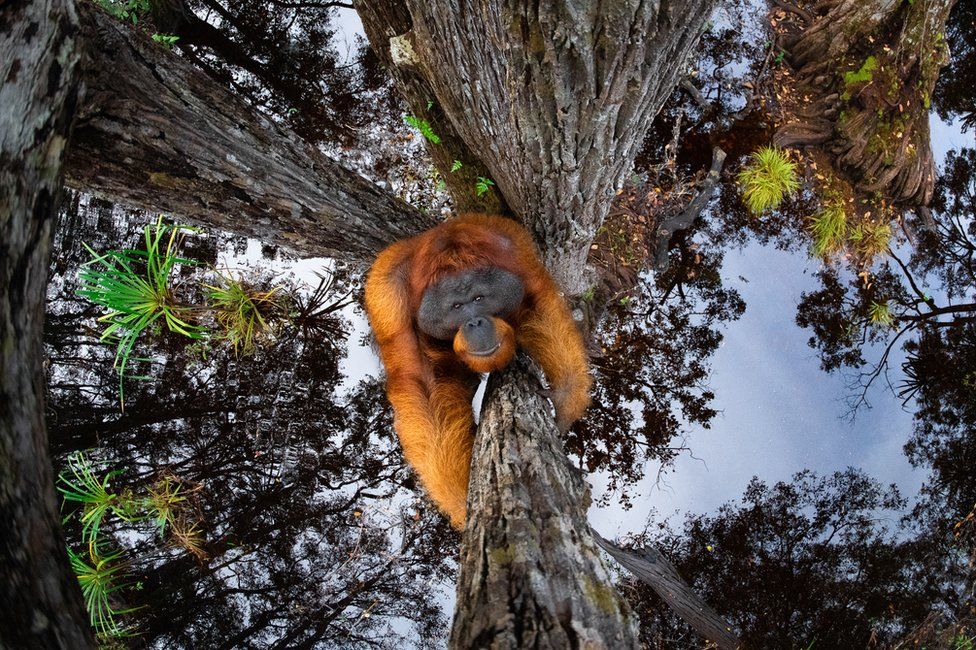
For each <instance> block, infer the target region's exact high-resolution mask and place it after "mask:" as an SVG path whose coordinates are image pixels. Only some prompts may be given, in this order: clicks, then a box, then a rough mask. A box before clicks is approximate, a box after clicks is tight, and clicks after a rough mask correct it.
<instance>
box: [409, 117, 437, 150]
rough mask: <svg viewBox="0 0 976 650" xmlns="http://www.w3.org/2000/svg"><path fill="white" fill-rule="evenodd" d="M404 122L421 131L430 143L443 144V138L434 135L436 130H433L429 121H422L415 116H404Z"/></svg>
mask: <svg viewBox="0 0 976 650" xmlns="http://www.w3.org/2000/svg"><path fill="white" fill-rule="evenodd" d="M403 121H404V122H406V123H407V124H408V125H410V126H412V127H413V128H415V129H417V130H418V131H420V134H421V135H422V136H424V137H425V138H427V140H429V141H430V142H432V143H434V144H440V143H441V137H440V136H439V135H437V134H436V133H434V129H432V128H431V126H430V123H429V122H427V120H423V119H420V118H419V117H416V116H414V115H404V116H403Z"/></svg>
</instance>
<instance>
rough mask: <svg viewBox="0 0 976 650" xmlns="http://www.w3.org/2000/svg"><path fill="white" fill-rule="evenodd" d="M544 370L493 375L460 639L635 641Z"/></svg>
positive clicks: (521, 643)
mask: <svg viewBox="0 0 976 650" xmlns="http://www.w3.org/2000/svg"><path fill="white" fill-rule="evenodd" d="M541 387H542V386H541V384H540V373H539V370H538V368H536V367H535V364H533V363H532V362H530V361H528V360H527V358H526V357H525V356H524V355H521V354H520V355H519V356H518V358H517V360H516V362H515V363H514V364H512V366H511V367H509V368H508V369H506V370H505V371H504V372H503V373H501V374H495V375H492V377H491V379H490V380H489V386H488V390H487V392H486V395H488V396H489V397H488V398H487V400H486V402H485V406H484V408H483V409H482V413H481V426H480V428H479V430H478V436H477V438H476V440H475V447H474V458H473V460H472V467H471V485H470V492H469V494H468V513H469V514H468V521H467V523H466V525H465V529H464V540H463V542H462V550H461V574H460V576H459V577H458V586H457V609H456V610H455V614H454V627H453V629H452V631H451V643H450V647H451V648H487V647H490V648H636V647H637V645H638V644H637V631H636V629H635V625H634V620H633V618H632V616H631V614H630V610H629V608H628V607H627V605H626V603H625V602H624V601H623V600H622V599H621V598H620V596H619V595H618V593H617V590H616V589H615V588H614V587H613V585H612V583H611V582H610V578H609V575H608V574H607V570H606V567H605V566H604V564H603V561H602V559H601V557H600V555H599V551H598V550H597V547H596V545H595V543H594V541H593V538H592V536H591V535H590V532H589V525H588V524H587V522H586V510H587V506H588V505H589V504H588V501H589V495H588V493H587V489H586V486H585V484H584V483H583V480H582V478H581V476H580V472H579V470H578V469H576V468H574V467H573V466H572V464H570V462H569V459H568V458H567V457H566V452H565V451H564V450H563V447H562V443H561V442H560V441H559V435H558V432H557V431H556V425H555V422H554V421H553V416H552V411H551V409H550V408H549V404H548V402H547V400H545V399H544V398H543V397H542V396H541V395H539V390H540V389H541Z"/></svg>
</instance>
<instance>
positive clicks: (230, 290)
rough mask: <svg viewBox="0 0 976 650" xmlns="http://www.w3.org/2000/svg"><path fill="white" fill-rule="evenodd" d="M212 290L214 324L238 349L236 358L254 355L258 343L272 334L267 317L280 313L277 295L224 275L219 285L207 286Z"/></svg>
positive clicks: (210, 292)
mask: <svg viewBox="0 0 976 650" xmlns="http://www.w3.org/2000/svg"><path fill="white" fill-rule="evenodd" d="M205 286H206V287H207V289H208V290H209V299H210V305H211V307H212V308H213V315H214V320H216V321H217V324H218V325H219V326H220V328H221V329H222V330H223V334H222V337H223V338H225V339H227V340H228V341H229V342H230V344H231V346H232V347H233V348H234V354H236V355H240V354H245V355H247V354H251V353H252V352H254V340H255V339H256V338H257V337H258V336H259V335H260V334H262V333H265V332H267V331H269V330H270V327H269V325H268V322H267V321H266V320H265V316H267V315H269V314H272V313H274V312H275V311H276V310H278V309H279V305H278V301H277V298H276V297H275V293H276V292H277V291H278V289H277V287H276V288H274V289H271V290H270V291H260V290H257V289H254V288H252V287H249V286H247V284H245V283H244V282H243V281H242V280H239V279H237V278H235V277H233V276H231V275H229V274H228V275H221V276H220V284H219V285H209V284H208V285H205Z"/></svg>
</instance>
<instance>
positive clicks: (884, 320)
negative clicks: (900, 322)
mask: <svg viewBox="0 0 976 650" xmlns="http://www.w3.org/2000/svg"><path fill="white" fill-rule="evenodd" d="M868 318H870V319H871V322H872V323H874V324H875V325H878V326H879V327H884V328H889V327H892V326H893V325H894V324H895V317H894V316H893V315H892V313H891V307H890V306H889V305H888V301H887V300H886V301H885V302H872V303H871V304H870V305H869V306H868Z"/></svg>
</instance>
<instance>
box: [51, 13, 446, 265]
mask: <svg viewBox="0 0 976 650" xmlns="http://www.w3.org/2000/svg"><path fill="white" fill-rule="evenodd" d="M79 12H80V13H81V22H82V37H83V39H84V41H85V43H84V46H85V56H84V59H83V61H82V66H83V75H84V79H85V85H86V88H87V100H86V101H85V103H84V104H83V105H82V106H81V107H80V108H79V113H78V120H77V123H76V126H75V132H74V137H73V139H72V143H71V148H70V149H69V151H68V156H67V160H66V161H65V168H66V180H67V183H68V184H69V185H71V186H72V187H75V188H78V189H82V190H85V191H89V192H94V193H96V194H99V195H101V196H104V197H106V198H108V199H110V200H113V201H118V202H122V203H128V204H130V205H133V206H136V207H140V208H144V209H146V210H153V211H162V212H170V213H173V214H174V215H176V217H177V218H181V219H182V218H185V219H188V220H190V221H192V222H195V223H200V224H203V225H207V226H213V227H217V228H221V229H224V230H228V231H231V232H235V233H238V234H242V235H247V236H250V237H256V238H258V239H261V240H262V241H265V242H268V243H275V244H279V245H281V246H284V247H286V248H289V249H291V250H294V251H295V252H297V253H299V254H302V255H306V256H312V255H326V256H333V257H340V258H345V259H348V258H358V259H360V260H370V259H372V257H373V256H374V255H375V254H376V253H377V252H378V251H379V250H381V249H382V248H383V247H385V246H386V245H388V244H390V243H392V242H394V241H396V240H398V239H402V238H404V237H409V236H411V235H415V234H416V233H418V232H420V231H422V230H425V229H427V228H429V227H431V226H432V225H434V223H435V222H434V220H433V219H432V218H430V217H428V216H426V215H422V214H420V213H419V212H418V211H417V210H415V209H413V208H412V207H410V206H409V205H407V204H406V203H404V202H403V201H400V200H399V199H397V198H396V197H394V196H393V195H391V194H390V193H389V192H386V191H384V190H382V189H381V188H379V187H377V186H376V185H375V184H373V183H371V182H369V181H368V180H366V179H364V178H362V177H361V176H359V175H358V174H356V173H354V172H351V171H348V170H346V169H344V168H342V167H341V166H340V165H338V164H337V163H336V162H335V161H333V160H331V159H330V158H329V157H327V156H325V155H323V154H322V153H321V152H320V151H318V150H317V149H316V148H315V147H313V146H311V145H309V144H307V143H305V142H304V141H302V140H301V139H299V138H298V137H297V136H296V135H294V134H293V133H291V132H290V131H289V130H288V129H286V128H284V127H282V126H279V125H277V124H275V123H273V122H272V121H271V120H269V119H268V118H267V117H265V116H263V115H261V114H260V113H258V112H257V111H255V110H254V109H252V108H250V107H249V106H247V105H246V104H245V103H244V102H243V101H241V100H240V99H239V98H238V97H236V96H234V95H233V94H232V93H231V92H230V91H229V90H227V89H225V88H222V87H220V86H219V85H217V84H215V83H214V82H213V81H212V80H211V79H210V78H208V77H207V76H206V75H205V74H203V73H202V72H200V71H199V70H196V69H195V68H193V67H192V66H190V65H189V64H188V63H186V62H185V61H183V60H182V59H180V58H179V57H176V56H174V55H173V54H172V53H171V52H168V51H167V50H165V49H164V48H161V47H159V46H158V45H157V44H156V43H153V42H152V41H151V40H149V38H147V37H146V36H145V35H144V34H141V33H139V32H138V31H135V30H133V29H131V28H130V27H128V26H127V25H124V24H122V23H120V22H118V21H117V20H115V19H113V18H111V17H110V16H108V15H107V14H105V13H104V12H102V11H100V10H99V9H98V8H97V7H96V6H95V5H94V4H93V3H88V2H85V3H81V4H80V5H79Z"/></svg>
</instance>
